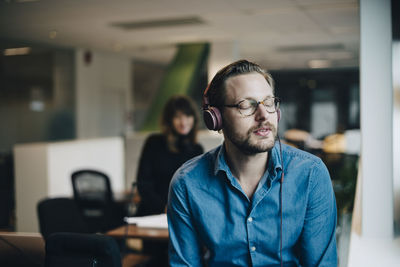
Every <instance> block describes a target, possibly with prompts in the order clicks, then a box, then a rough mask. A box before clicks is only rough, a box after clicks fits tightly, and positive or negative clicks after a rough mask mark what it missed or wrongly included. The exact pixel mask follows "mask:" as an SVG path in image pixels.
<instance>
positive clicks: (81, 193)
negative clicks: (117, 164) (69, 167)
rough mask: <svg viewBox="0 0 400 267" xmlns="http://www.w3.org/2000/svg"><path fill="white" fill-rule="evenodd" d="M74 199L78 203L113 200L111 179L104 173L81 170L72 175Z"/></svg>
mask: <svg viewBox="0 0 400 267" xmlns="http://www.w3.org/2000/svg"><path fill="white" fill-rule="evenodd" d="M71 179H72V188H73V191H74V197H75V199H76V200H78V201H81V200H83V201H103V202H109V201H112V200H113V196H112V189H111V183H110V178H109V177H108V176H107V175H106V174H105V173H103V172H99V171H95V170H79V171H75V172H73V173H72V175H71Z"/></svg>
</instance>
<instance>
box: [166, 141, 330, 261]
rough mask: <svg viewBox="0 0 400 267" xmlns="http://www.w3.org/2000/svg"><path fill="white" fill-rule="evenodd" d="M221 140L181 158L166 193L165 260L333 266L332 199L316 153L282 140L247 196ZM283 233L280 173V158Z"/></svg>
mask: <svg viewBox="0 0 400 267" xmlns="http://www.w3.org/2000/svg"><path fill="white" fill-rule="evenodd" d="M225 153H226V152H225V149H224V146H223V145H222V146H219V147H217V148H215V149H214V150H212V151H209V152H207V153H205V154H203V155H201V156H198V157H196V158H194V159H192V160H190V161H188V162H186V163H185V164H184V165H183V166H182V167H181V168H180V169H178V170H177V172H176V173H175V175H174V177H173V180H172V181H171V185H170V191H169V200H168V211H167V213H168V224H169V234H170V247H169V256H170V264H171V266H172V267H174V266H202V260H204V257H203V256H202V255H203V254H204V250H205V249H206V250H207V251H208V258H207V259H206V261H207V262H208V266H210V267H212V266H223V267H227V266H254V267H255V266H280V241H281V238H282V246H283V248H282V255H283V262H284V266H337V252H336V239H335V228H336V201H335V196H334V193H333V189H332V184H331V180H330V177H329V173H328V170H327V168H326V166H325V165H324V164H323V162H322V161H321V160H320V159H319V158H318V157H316V156H313V155H311V154H309V153H307V152H304V151H301V150H298V149H295V148H292V147H290V146H287V145H284V144H282V158H283V160H282V161H281V159H280V157H281V155H280V152H279V145H278V144H277V143H276V144H275V147H274V148H273V149H272V150H271V152H270V154H269V160H268V163H266V164H268V166H267V170H266V172H265V174H264V176H263V177H262V179H261V180H260V183H259V185H258V187H257V189H256V192H255V193H254V194H253V196H252V198H251V199H248V197H247V196H246V194H245V193H244V192H243V190H242V188H241V186H240V184H239V182H238V181H237V180H236V178H234V177H233V175H232V173H231V171H230V169H229V167H228V165H227V162H226V158H225ZM281 162H283V165H284V166H283V170H284V181H283V184H282V210H283V216H282V218H283V222H282V236H281V234H280V230H281V229H280V221H281V220H280V197H279V195H280V186H281V183H280V180H281V174H282V164H281Z"/></svg>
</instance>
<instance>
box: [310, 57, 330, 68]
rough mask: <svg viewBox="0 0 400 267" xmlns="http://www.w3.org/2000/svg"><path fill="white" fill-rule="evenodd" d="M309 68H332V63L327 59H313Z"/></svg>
mask: <svg viewBox="0 0 400 267" xmlns="http://www.w3.org/2000/svg"><path fill="white" fill-rule="evenodd" d="M308 66H309V67H310V68H312V69H322V68H329V67H331V66H332V62H331V61H330V60H327V59H313V60H310V61H308Z"/></svg>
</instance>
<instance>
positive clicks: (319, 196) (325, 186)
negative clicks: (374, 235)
mask: <svg viewBox="0 0 400 267" xmlns="http://www.w3.org/2000/svg"><path fill="white" fill-rule="evenodd" d="M308 194H309V195H308V204H307V210H306V216H305V221H304V226H303V232H302V235H301V239H300V255H299V258H300V264H301V265H302V266H329V267H331V266H337V251H336V235H335V232H336V216H337V210H336V200H335V195H334V192H333V188H332V182H331V179H330V176H329V172H328V170H327V168H326V166H325V164H323V163H322V161H319V163H318V164H316V166H313V168H312V170H311V177H310V187H309V193H308Z"/></svg>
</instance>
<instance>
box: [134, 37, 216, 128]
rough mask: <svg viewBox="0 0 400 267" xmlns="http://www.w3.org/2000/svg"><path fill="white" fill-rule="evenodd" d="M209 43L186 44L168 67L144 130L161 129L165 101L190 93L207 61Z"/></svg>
mask: <svg viewBox="0 0 400 267" xmlns="http://www.w3.org/2000/svg"><path fill="white" fill-rule="evenodd" d="M208 53H209V44H206V43H203V44H184V45H179V46H178V51H177V53H176V55H175V57H174V59H173V61H172V62H171V63H170V65H169V66H168V69H167V73H166V75H165V77H164V79H163V81H162V83H161V86H160V89H159V91H158V93H157V95H156V97H155V99H154V101H153V103H152V105H151V107H150V109H149V111H148V114H147V117H146V120H145V122H144V124H143V126H142V129H141V130H142V131H156V130H159V120H160V117H161V113H162V110H163V107H164V105H165V103H166V102H167V101H168V99H169V98H170V97H171V96H173V95H176V94H182V95H190V93H191V91H192V90H193V88H194V87H195V86H196V84H195V83H196V82H197V81H198V80H199V77H198V76H199V75H201V70H202V68H203V67H204V64H206V63H207V58H208Z"/></svg>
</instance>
